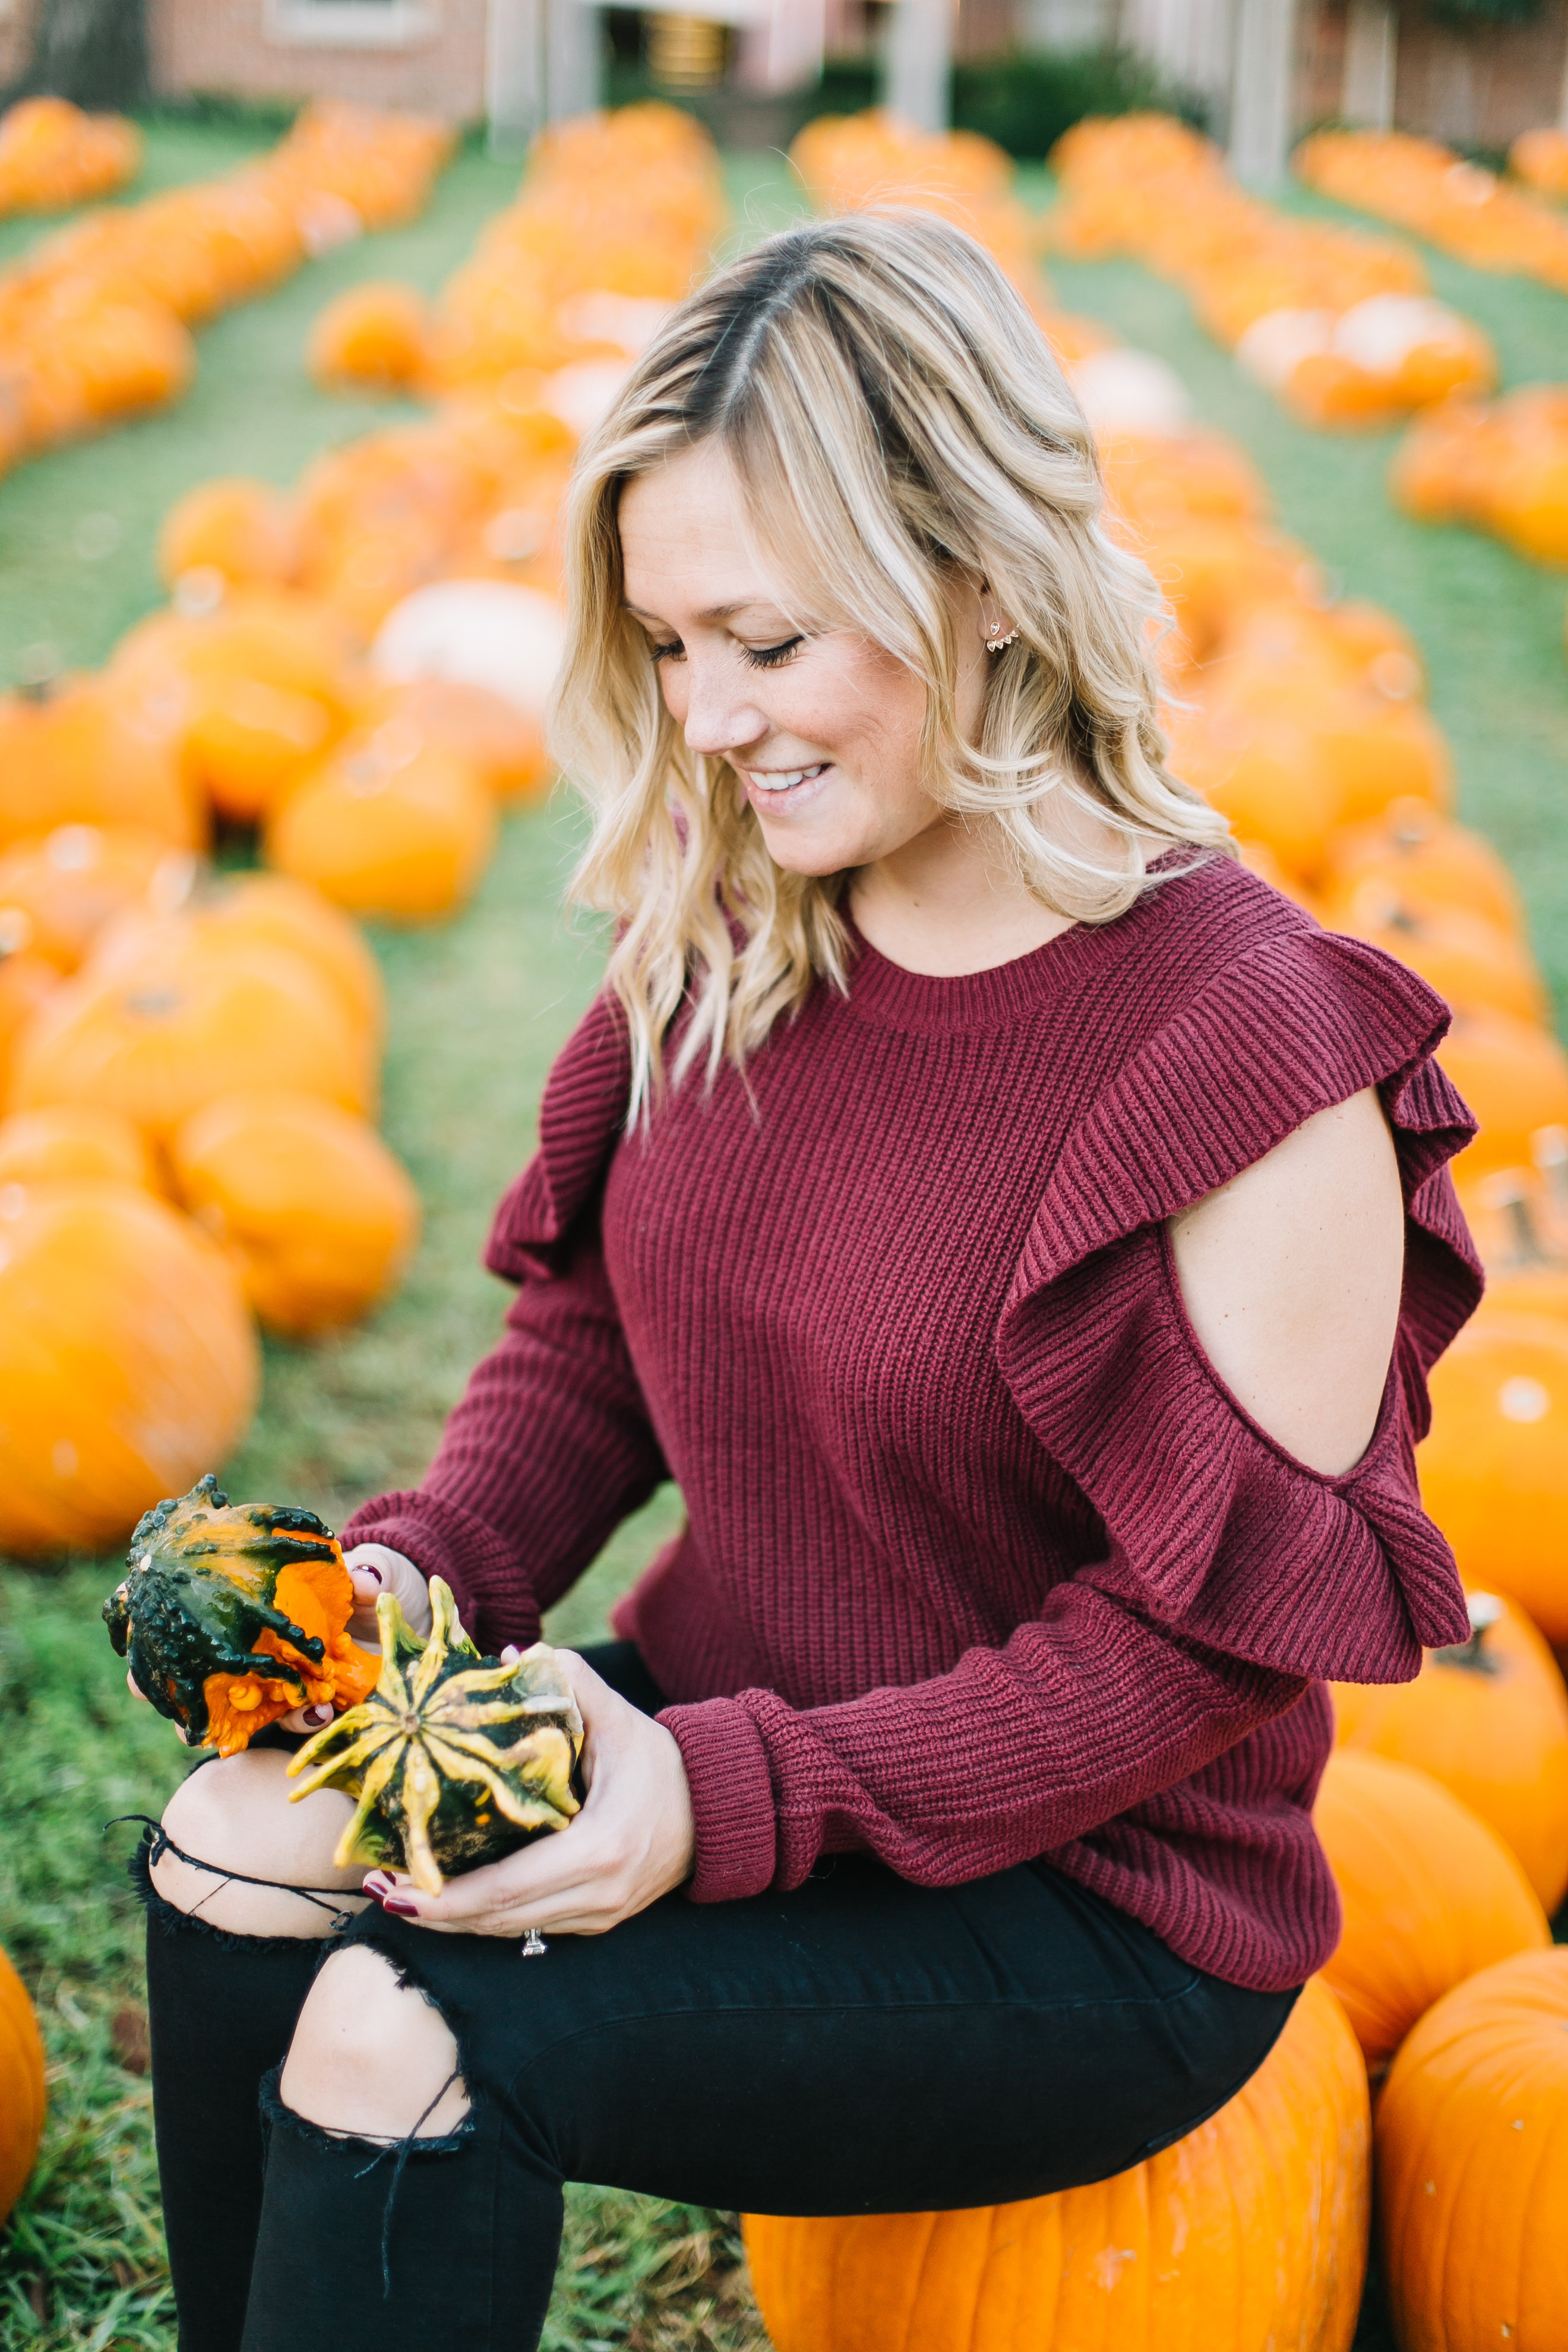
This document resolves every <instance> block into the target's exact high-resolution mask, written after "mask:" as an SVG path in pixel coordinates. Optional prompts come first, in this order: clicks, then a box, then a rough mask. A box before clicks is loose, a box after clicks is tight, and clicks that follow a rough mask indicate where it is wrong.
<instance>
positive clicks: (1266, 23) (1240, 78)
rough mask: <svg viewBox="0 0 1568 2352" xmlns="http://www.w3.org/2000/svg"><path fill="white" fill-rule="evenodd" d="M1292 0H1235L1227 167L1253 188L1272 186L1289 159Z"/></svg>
mask: <svg viewBox="0 0 1568 2352" xmlns="http://www.w3.org/2000/svg"><path fill="white" fill-rule="evenodd" d="M1295 64H1296V0H1237V10H1236V77H1235V80H1234V81H1233V83H1232V85H1231V108H1230V167H1231V170H1232V171H1233V172H1234V173H1236V176H1237V179H1238V180H1240V181H1242V182H1244V183H1245V184H1246V185H1247V186H1248V187H1253V188H1277V187H1278V186H1279V184H1280V182H1281V181H1282V180H1283V179H1284V177H1285V169H1286V165H1287V164H1288V163H1289V159H1290V131H1291V121H1290V101H1291V83H1292V81H1293V79H1294V71H1295Z"/></svg>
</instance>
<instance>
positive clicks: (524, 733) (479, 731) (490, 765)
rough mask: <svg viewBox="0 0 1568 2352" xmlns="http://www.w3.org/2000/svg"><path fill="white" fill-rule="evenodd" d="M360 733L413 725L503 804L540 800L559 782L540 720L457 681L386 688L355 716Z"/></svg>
mask: <svg viewBox="0 0 1568 2352" xmlns="http://www.w3.org/2000/svg"><path fill="white" fill-rule="evenodd" d="M355 720H356V726H357V730H358V731H360V732H361V733H363V734H368V735H370V736H372V737H373V738H374V734H375V732H376V730H377V729H378V728H381V727H384V726H385V725H386V724H387V722H388V721H389V720H398V721H405V722H406V723H407V724H408V725H410V726H412V727H414V728H415V729H416V730H417V732H418V735H419V739H420V740H421V742H422V743H427V744H428V745H429V746H430V747H431V749H432V750H433V751H444V752H447V753H449V754H450V755H451V756H452V757H453V758H454V759H458V760H462V761H466V762H467V764H468V766H469V767H471V768H472V769H474V770H475V771H476V772H477V773H478V774H479V775H480V776H482V777H483V779H484V781H485V782H486V783H487V784H488V785H489V789H490V791H491V792H492V793H494V794H495V796H496V798H497V799H498V800H499V801H502V802H508V801H529V800H534V799H538V798H541V797H542V795H543V794H544V793H545V792H547V791H548V789H549V787H550V785H551V784H552V782H554V779H555V762H554V761H553V760H552V758H551V757H550V754H549V752H548V751H547V750H546V749H545V744H544V736H543V732H542V729H541V727H540V725H539V722H538V720H537V719H533V718H531V717H530V715H529V714H528V713H527V712H526V711H523V710H520V709H519V708H518V707H517V705H516V703H514V702H510V701H508V700H507V698H505V696H503V695H500V694H496V693H493V692H492V691H491V690H490V688H489V687H483V686H472V685H470V684H468V681H467V680H466V679H463V678H455V677H421V678H414V679H411V680H410V681H409V682H408V683H407V684H406V685H404V686H385V687H383V688H380V690H379V691H378V692H377V693H375V694H373V695H372V696H371V697H370V698H369V699H368V700H367V701H366V702H364V703H362V705H361V706H360V708H359V709H358V711H357V712H356V713H355Z"/></svg>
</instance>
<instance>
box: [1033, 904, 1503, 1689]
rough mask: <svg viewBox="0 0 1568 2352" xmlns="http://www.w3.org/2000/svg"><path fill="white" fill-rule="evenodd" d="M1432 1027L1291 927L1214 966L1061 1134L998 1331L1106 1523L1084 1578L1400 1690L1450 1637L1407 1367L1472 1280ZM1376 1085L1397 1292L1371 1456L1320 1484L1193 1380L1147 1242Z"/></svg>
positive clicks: (1181, 1326)
mask: <svg viewBox="0 0 1568 2352" xmlns="http://www.w3.org/2000/svg"><path fill="white" fill-rule="evenodd" d="M1446 1029H1447V1011H1446V1008H1445V1007H1444V1006H1443V1005H1442V1003H1441V1002H1440V1000H1438V999H1437V998H1436V997H1435V996H1434V995H1433V994H1432V992H1431V991H1430V990H1429V989H1428V988H1426V986H1425V984H1424V983H1423V982H1420V981H1419V980H1417V979H1416V978H1415V976H1414V974H1412V973H1410V972H1408V971H1405V968H1404V967H1403V966H1402V965H1400V964H1397V963H1394V962H1393V961H1391V960H1390V959H1389V958H1388V957H1386V956H1384V955H1383V954H1381V953H1380V952H1379V951H1378V950H1376V949H1375V948H1371V947H1366V946H1363V944H1362V943H1361V942H1359V941H1357V940H1349V939H1343V938H1340V937H1337V936H1334V935H1331V934H1327V933H1323V932H1321V931H1318V930H1316V929H1303V930H1302V931H1300V932H1299V933H1297V934H1295V935H1294V936H1287V937H1285V938H1283V939H1280V940H1274V941H1271V942H1269V943H1268V944H1267V945H1266V946H1264V947H1262V948H1260V949H1258V950H1255V951H1254V952H1253V953H1251V954H1249V955H1247V956H1246V957H1245V958H1243V959H1241V960H1240V961H1238V962H1237V963H1236V964H1234V965H1232V966H1230V967H1229V968H1228V969H1227V970H1226V971H1223V972H1222V973H1220V974H1219V975H1218V976H1217V977H1216V978H1215V981H1214V982H1211V984H1210V986H1209V987H1208V988H1207V989H1205V991H1203V992H1202V993H1201V994H1200V995H1198V996H1197V997H1196V998H1194V1000H1193V1002H1192V1003H1190V1004H1188V1005H1187V1006H1185V1007H1184V1010H1183V1011H1182V1012H1181V1013H1180V1014H1179V1015H1177V1016H1176V1018H1174V1019H1173V1020H1172V1021H1171V1022H1169V1023H1167V1024H1165V1025H1164V1026H1163V1027H1162V1028H1161V1029H1160V1030H1159V1032H1158V1033H1157V1034H1155V1035H1154V1036H1153V1037H1152V1038H1151V1039H1150V1040H1149V1041H1148V1043H1147V1044H1146V1045H1144V1046H1143V1047H1142V1050H1141V1051H1140V1052H1139V1053H1138V1054H1137V1055H1134V1056H1133V1057H1132V1058H1131V1060H1130V1061H1129V1062H1128V1063H1127V1064H1126V1066H1124V1067H1123V1068H1122V1069H1121V1071H1120V1072H1119V1073H1118V1074H1117V1076H1116V1077H1115V1078H1114V1080H1113V1081H1112V1083H1111V1084H1110V1085H1109V1086H1108V1087H1106V1088H1105V1089H1104V1090H1103V1091H1102V1092H1101V1093H1100V1095H1099V1096H1098V1097H1096V1099H1095V1101H1094V1102H1093V1104H1092V1105H1091V1106H1090V1107H1089V1109H1088V1110H1087V1111H1086V1113H1085V1115H1084V1117H1083V1118H1081V1119H1080V1120H1079V1122H1078V1124H1077V1125H1076V1126H1075V1127H1074V1129H1072V1131H1071V1132H1070V1134H1069V1135H1068V1138H1067V1140H1066V1142H1065V1144H1064V1147H1063V1150H1062V1152H1061V1155H1060V1157H1059V1159H1058V1162H1057V1165H1056V1167H1055V1169H1054V1171H1053V1172H1052V1175H1051V1179H1050V1181H1049V1183H1048V1184H1047V1187H1046V1190H1045V1192H1044V1195H1043V1197H1042V1199H1041V1202H1040V1205H1039V1208H1038V1211H1037V1214H1036V1216H1035V1219H1034V1222H1033V1223H1032V1225H1031V1227H1030V1229H1029V1234H1028V1236H1027V1239H1026V1243H1025V1245H1024V1248H1023V1251H1022V1253H1021V1255H1020V1257H1019V1260H1018V1263H1017V1266H1016V1271H1015V1273H1014V1276H1013V1279H1012V1283H1011V1286H1010V1288H1009V1291H1008V1295H1007V1299H1006V1303H1005V1307H1004V1309H1003V1314H1002V1318H1001V1322H1000V1325H999V1328H998V1333H997V1353H998V1357H999V1360H1000V1362H1001V1364H1002V1368H1003V1370H1004V1372H1005V1376H1006V1379H1007V1381H1008V1385H1009V1387H1010V1388H1011V1389H1012V1391H1013V1393H1014V1395H1015V1396H1016V1399H1017V1401H1018V1403H1019V1406H1020V1408H1021V1410H1022V1411H1023V1412H1024V1415H1025V1418H1026V1420H1027V1421H1028V1423H1029V1424H1030V1426H1031V1428H1033V1429H1034V1430H1035V1431H1036V1433H1037V1435H1038V1436H1039V1438H1040V1441H1041V1443H1042V1444H1044V1445H1045V1446H1046V1447H1047V1450H1048V1451H1049V1453H1050V1454H1052V1456H1053V1457H1054V1458H1055V1459H1056V1460H1057V1461H1058V1462H1059V1463H1060V1464H1061V1465H1062V1466H1063V1467H1064V1468H1065V1469H1067V1470H1068V1472H1069V1473H1070V1474H1071V1475H1072V1476H1073V1478H1074V1479H1075V1480H1076V1481H1077V1483H1078V1484H1079V1486H1081V1487H1082V1489H1083V1490H1084V1492H1085V1494H1086V1495H1088V1496H1089V1498H1090V1499H1091V1500H1092V1501H1093V1503H1094V1504H1095V1507H1096V1508H1097V1509H1098V1510H1099V1512H1100V1515H1101V1517H1103V1518H1104V1520H1105V1523H1106V1527H1107V1530H1108V1533H1109V1535H1110V1539H1111V1541H1110V1552H1109V1554H1108V1557H1107V1559H1105V1560H1104V1562H1102V1563H1100V1564H1099V1565H1097V1566H1095V1567H1094V1568H1093V1569H1091V1570H1085V1571H1082V1573H1083V1574H1085V1575H1086V1576H1087V1577H1089V1579H1091V1580H1093V1581H1094V1582H1095V1583H1097V1584H1098V1585H1100V1587H1101V1588H1102V1589H1103V1590H1106V1591H1115V1592H1116V1593H1118V1594H1119V1595H1120V1596H1121V1598H1122V1599H1123V1600H1124V1601H1127V1602H1129V1603H1130V1604H1134V1605H1140V1606H1142V1607H1145V1608H1148V1609H1151V1610H1152V1611H1153V1612H1155V1613H1156V1614H1157V1615H1159V1616H1160V1617H1161V1618H1162V1619H1163V1620H1164V1621H1166V1622H1171V1623H1173V1624H1177V1625H1180V1626H1181V1627H1182V1628H1183V1629H1184V1631H1185V1632H1187V1633H1190V1634H1191V1635H1192V1636H1193V1637H1194V1639H1197V1640H1201V1641H1205V1642H1208V1643H1213V1644H1214V1645H1215V1647H1216V1648H1219V1649H1223V1650H1225V1651H1226V1652H1227V1653H1229V1654H1233V1655H1236V1656H1239V1657H1246V1658H1248V1659H1250V1660H1252V1661H1253V1662H1255V1663H1256V1664H1260V1665H1266V1666H1271V1667H1275V1668H1278V1669H1280V1670H1282V1671H1284V1672H1287V1673H1290V1674H1299V1675H1321V1676H1323V1677H1325V1678H1328V1679H1333V1680H1341V1681H1352V1682H1355V1681H1365V1682H1373V1681H1394V1680H1405V1679H1406V1678H1408V1677H1409V1676H1410V1675H1414V1674H1415V1673H1416V1672H1417V1671H1418V1669H1419V1666H1420V1663H1421V1651H1422V1648H1423V1646H1426V1647H1436V1646H1437V1645H1440V1644H1441V1643H1447V1642H1457V1641H1460V1640H1462V1639H1463V1638H1464V1635H1465V1631H1466V1626H1467V1619H1466V1615H1465V1611H1464V1605H1463V1599H1462V1595H1461V1593H1460V1590H1459V1586H1458V1579H1457V1577H1456V1574H1455V1570H1454V1566H1453V1559H1452V1556H1451V1554H1450V1553H1449V1551H1448V1548H1447V1544H1446V1543H1445V1542H1444V1541H1443V1538H1441V1536H1440V1535H1439V1534H1438V1533H1437V1531H1436V1528H1434V1527H1433V1526H1432V1524H1431V1522H1430V1520H1428V1519H1427V1518H1426V1516H1425V1514H1424V1513H1423V1512H1422V1510H1421V1507H1420V1504H1419V1499H1418V1496H1417V1491H1416V1486H1415V1464H1414V1449H1415V1443H1416V1442H1417V1441H1418V1440H1419V1439H1420V1438H1421V1437H1423V1436H1424V1435H1425V1434H1426V1426H1427V1420H1428V1407H1427V1402H1426V1371H1427V1370H1428V1369H1429V1368H1430V1365H1431V1363H1432V1361H1433V1360H1434V1359H1435V1358H1436V1355H1437V1354H1438V1353H1439V1352H1440V1351H1441V1349H1443V1348H1444V1347H1445V1346H1447V1342H1448V1340H1449V1339H1451V1338H1452V1337H1453V1335H1454V1333H1455V1332H1456V1331H1457V1330H1458V1328H1459V1327H1460V1325H1461V1324H1462V1323H1463V1322H1464V1321H1465V1319H1466V1318H1467V1317H1468V1315H1469V1314H1470V1313H1471V1312H1472V1311H1473V1309H1474V1307H1475V1306H1476V1304H1477V1301H1478V1300H1479V1297H1480V1290H1481V1274H1480V1268H1479V1263H1478V1261H1477V1259H1476V1256H1475V1254H1474V1250H1473V1247H1472V1245H1471V1244H1470V1242H1469V1237H1468V1234H1467V1233H1466V1230H1465V1226H1464V1221H1463V1219H1462V1217H1461V1216H1460V1214H1459V1213H1458V1204H1457V1202H1456V1201H1455V1198H1454V1192H1453V1186H1452V1183H1451V1181H1450V1180H1449V1178H1448V1174H1447V1162H1448V1160H1449V1159H1450V1158H1451V1157H1452V1155H1453V1153H1454V1152H1455V1151H1457V1150H1458V1149H1459V1148H1460V1147H1461V1145H1462V1144H1464V1143H1465V1142H1467V1141H1468V1139H1469V1138H1470V1136H1471V1135H1472V1134H1473V1133H1474V1131H1475V1124H1474V1121H1473V1120H1472V1119H1471V1118H1470V1117H1469V1114H1468V1112H1467V1110H1466V1108H1465V1107H1464V1104H1463V1102H1462V1101H1461V1100H1460V1098H1459V1097H1458V1094H1457V1093H1456V1092H1455V1090H1454V1088H1453V1087H1451V1086H1450V1085H1449V1083H1448V1081H1447V1078H1445V1077H1444V1076H1443V1074H1442V1072H1441V1070H1439V1069H1438V1067H1437V1066H1436V1063H1434V1062H1433V1061H1432V1060H1431V1058H1430V1057H1431V1054H1432V1049H1433V1047H1434V1046H1435V1045H1436V1044H1437V1042H1438V1040H1439V1038H1440V1037H1441V1036H1442V1034H1443V1033H1444V1031H1445V1030H1446ZM1367 1087H1376V1088H1377V1090H1378V1093H1379V1095H1380V1097H1381V1098H1382V1101H1383V1104H1384V1110H1385V1112H1386V1115H1387V1118H1388V1121H1389V1126H1390V1129H1391V1130H1392V1133H1393V1136H1394V1148H1395V1151H1396V1154H1397V1157H1398V1161H1399V1170H1400V1180H1401V1186H1402V1190H1403V1192H1404V1196H1405V1215H1406V1231H1407V1235H1408V1245H1407V1253H1406V1265H1405V1286H1404V1296H1403V1300H1402V1307H1401V1316H1400V1324H1399V1329H1398V1333H1397V1335H1396V1339H1395V1343H1394V1359H1393V1361H1392V1363H1391V1365H1390V1369H1389V1376H1388V1382H1387V1386H1386V1389H1385V1391H1384V1401H1383V1407H1382V1410H1381V1412H1380V1414H1379V1417H1378V1422H1377V1426H1376V1429H1375V1431H1374V1433H1373V1438H1372V1442H1371V1444H1369V1446H1368V1447H1367V1450H1366V1452H1365V1454H1363V1457H1362V1459H1361V1461H1360V1462H1359V1463H1357V1465H1355V1467H1354V1468H1353V1469H1352V1470H1351V1471H1349V1472H1347V1473H1345V1474H1344V1475H1342V1476H1339V1477H1330V1476H1326V1475H1323V1474H1322V1473H1321V1472H1318V1471H1316V1470H1313V1469H1311V1468H1310V1467H1309V1466H1308V1465H1306V1464H1304V1463H1301V1462H1299V1461H1297V1460H1296V1459H1295V1458H1294V1457H1293V1456H1292V1455H1291V1454H1289V1453H1287V1452H1286V1451H1285V1450H1284V1448H1283V1447H1281V1446H1280V1445H1279V1444H1277V1443H1276V1442H1275V1441H1274V1440H1273V1439H1272V1438H1271V1437H1269V1436H1268V1434H1267V1433H1265V1432H1264V1431H1263V1430H1262V1429H1260V1428H1259V1427H1258V1424H1257V1423H1255V1422H1254V1421H1252V1420H1251V1419H1250V1417H1249V1416H1248V1415H1247V1413H1246V1412H1245V1411H1244V1410H1243V1409H1242V1407H1241V1406H1240V1405H1239V1404H1238V1403H1237V1400H1236V1399H1235V1398H1234V1397H1233V1396H1232V1395H1231V1393H1230V1391H1228V1390H1227V1389H1226V1387H1225V1386H1224V1384H1223V1383H1222V1382H1221V1381H1220V1380H1219V1378H1218V1376H1217V1375H1216V1374H1215V1371H1214V1370H1213V1368H1212V1366H1211V1365H1210V1363H1209V1360H1208V1358H1207V1357H1206V1355H1205V1352H1204V1350H1203V1349H1202V1347H1201V1346H1200V1344H1199V1342H1198V1340H1197V1338H1196V1336H1195V1334H1194V1331H1193V1328H1192V1326H1191V1323H1190V1321H1189V1319H1188V1317H1187V1314H1186V1310H1185V1307H1184V1303H1183V1300H1182V1297H1181V1291H1180V1286H1179V1285H1178V1283H1177V1280H1176V1276H1175V1269H1174V1265H1173V1260H1172V1254H1171V1249H1170V1244H1169V1238H1168V1234H1167V1231H1166V1227H1167V1223H1168V1221H1169V1220H1170V1219H1171V1218H1172V1217H1173V1216H1174V1215H1176V1214H1177V1213H1179V1212H1180V1211H1182V1210H1183V1209H1185V1208H1188V1207H1190V1206H1191V1204H1192V1203H1193V1202H1194V1201H1196V1200H1200V1199H1202V1198H1203V1197H1204V1196H1205V1194H1206V1193H1209V1192H1214V1191H1215V1190H1216V1189H1217V1188H1218V1187H1219V1186H1221V1185H1222V1184H1225V1183H1227V1182H1228V1181H1230V1180H1231V1179H1232V1178H1233V1177H1235V1176H1237V1175H1239V1174H1240V1173H1241V1171H1243V1170H1244V1169H1246V1168H1249V1167H1251V1166H1253V1165H1254V1164H1255V1162H1257V1161H1258V1160H1261V1159H1262V1158H1263V1157H1264V1156H1265V1154H1266V1153H1268V1151H1271V1150H1273V1149H1274V1148H1275V1146H1276V1145H1277V1144H1279V1143H1280V1142H1282V1141H1283V1140H1284V1139H1285V1138H1286V1137H1287V1136H1288V1135H1290V1134H1292V1133H1294V1131H1295V1130H1296V1129H1298V1128H1299V1127H1300V1126H1301V1125H1303V1124H1304V1122H1305V1121H1306V1120H1307V1119H1308V1118H1311V1117H1312V1116H1313V1115H1314V1114H1315V1113H1316V1112H1318V1111H1321V1110H1325V1109H1327V1108H1330V1107H1331V1106H1332V1105H1333V1104H1335V1103H1340V1102H1344V1101H1346V1100H1348V1099H1349V1097H1351V1096H1352V1095H1355V1094H1359V1093H1361V1092H1362V1091H1363V1089H1364V1088H1367ZM1194 1104H1201V1105H1202V1106H1203V1112H1204V1115H1203V1117H1202V1118H1201V1119H1200V1118H1195V1117H1194Z"/></svg>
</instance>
